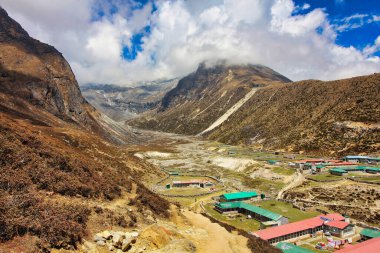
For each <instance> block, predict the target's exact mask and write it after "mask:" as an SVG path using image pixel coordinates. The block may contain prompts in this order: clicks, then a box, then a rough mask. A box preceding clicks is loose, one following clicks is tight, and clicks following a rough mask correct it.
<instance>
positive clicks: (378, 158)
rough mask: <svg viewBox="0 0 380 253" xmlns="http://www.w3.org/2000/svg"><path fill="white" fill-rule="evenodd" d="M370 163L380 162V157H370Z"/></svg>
mask: <svg viewBox="0 0 380 253" xmlns="http://www.w3.org/2000/svg"><path fill="white" fill-rule="evenodd" d="M368 163H373V164H380V157H369V158H368Z"/></svg>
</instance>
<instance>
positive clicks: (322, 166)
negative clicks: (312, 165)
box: [316, 164, 325, 169]
mask: <svg viewBox="0 0 380 253" xmlns="http://www.w3.org/2000/svg"><path fill="white" fill-rule="evenodd" d="M324 167H325V165H323V164H320V165H317V166H316V168H317V169H323V168H324Z"/></svg>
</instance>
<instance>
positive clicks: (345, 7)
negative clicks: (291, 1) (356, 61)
mask: <svg viewBox="0 0 380 253" xmlns="http://www.w3.org/2000/svg"><path fill="white" fill-rule="evenodd" d="M295 3H296V4H297V5H300V6H302V5H304V4H309V5H310V9H315V8H323V9H325V11H326V12H327V14H328V18H329V20H330V21H331V22H332V23H339V21H341V20H343V19H345V18H347V17H352V16H354V15H357V14H363V15H368V16H367V17H365V18H363V19H364V21H367V22H369V20H368V17H371V16H373V15H375V16H379V17H380V1H379V0H295ZM310 9H308V10H306V11H309V10H310ZM361 20H362V19H360V18H356V19H353V20H352V21H351V23H358V22H360V21H361ZM337 35H338V36H337V39H336V42H337V44H339V45H343V46H354V47H356V48H361V49H362V48H364V47H366V46H367V45H369V44H371V43H373V42H374V41H375V40H376V38H377V37H378V36H379V35H380V22H370V23H365V24H364V25H362V26H360V27H358V28H353V29H349V30H347V31H344V32H338V33H337ZM377 55H380V54H379V52H377Z"/></svg>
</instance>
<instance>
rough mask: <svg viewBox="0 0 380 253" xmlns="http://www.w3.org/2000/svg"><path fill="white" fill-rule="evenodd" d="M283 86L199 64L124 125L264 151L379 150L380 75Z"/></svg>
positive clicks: (265, 75) (275, 79) (267, 74)
mask: <svg viewBox="0 0 380 253" xmlns="http://www.w3.org/2000/svg"><path fill="white" fill-rule="evenodd" d="M288 81H289V80H288V79H286V78H285V77H283V76H281V75H280V74H278V73H275V72H273V71H272V70H270V69H269V68H266V67H262V66H230V67H228V66H223V65H222V66H217V67H214V68H206V67H205V66H204V65H203V66H200V67H199V69H198V70H197V71H196V72H195V73H193V74H190V75H189V76H187V77H185V78H183V79H182V80H180V81H179V83H178V86H177V87H176V88H175V89H173V90H172V91H170V92H168V94H167V95H166V96H165V97H164V98H163V100H162V101H161V104H160V106H159V107H158V108H157V109H156V110H154V111H152V112H149V113H146V114H145V115H144V116H143V117H140V118H137V119H136V120H133V121H132V122H130V124H131V125H134V126H136V127H140V128H146V129H153V130H159V131H166V132H174V133H181V134H199V135H203V136H205V137H207V138H209V139H211V140H217V141H221V142H224V143H228V144H247V145H251V146H254V147H256V148H264V149H286V150H289V151H307V152H317V153H324V154H347V153H361V152H363V153H371V152H372V153H373V152H374V153H376V152H379V150H380V146H379V143H380V120H379V119H380V103H379V102H378V101H380V74H374V75H371V76H363V77H357V78H351V79H346V80H337V81H330V82H323V81H317V80H307V81H301V82H295V83H288Z"/></svg>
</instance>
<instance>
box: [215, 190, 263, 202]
mask: <svg viewBox="0 0 380 253" xmlns="http://www.w3.org/2000/svg"><path fill="white" fill-rule="evenodd" d="M257 197H258V194H257V193H256V192H232V193H226V194H223V195H221V196H220V201H221V202H232V201H244V200H250V199H252V198H257Z"/></svg>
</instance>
